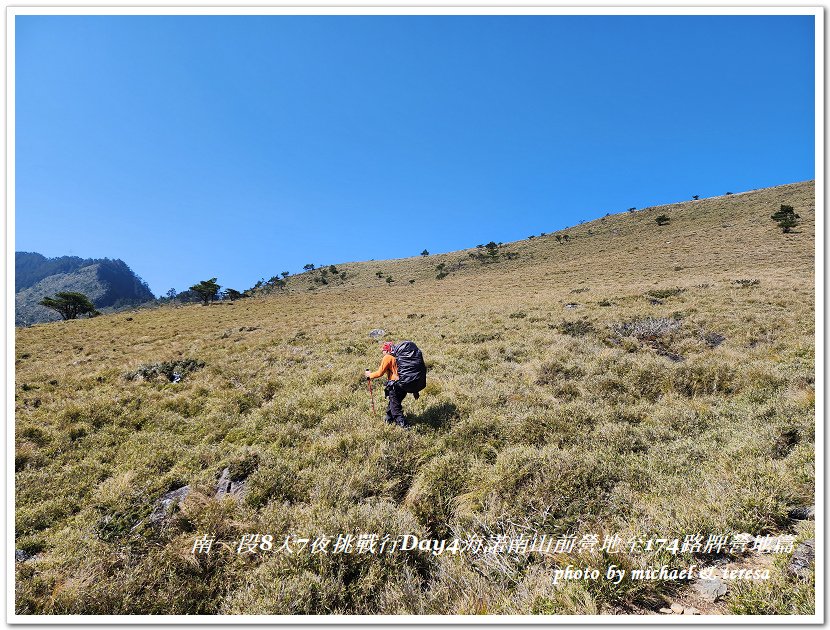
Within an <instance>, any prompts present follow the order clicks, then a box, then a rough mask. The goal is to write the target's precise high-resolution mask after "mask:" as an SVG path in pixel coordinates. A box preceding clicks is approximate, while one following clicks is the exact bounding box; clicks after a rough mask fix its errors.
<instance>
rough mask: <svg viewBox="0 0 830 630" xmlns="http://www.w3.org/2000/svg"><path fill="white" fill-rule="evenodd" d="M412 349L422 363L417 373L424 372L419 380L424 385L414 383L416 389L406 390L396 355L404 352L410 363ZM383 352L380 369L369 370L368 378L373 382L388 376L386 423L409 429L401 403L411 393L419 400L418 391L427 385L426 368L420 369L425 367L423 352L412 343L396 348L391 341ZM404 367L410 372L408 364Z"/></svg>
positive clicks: (405, 343)
mask: <svg viewBox="0 0 830 630" xmlns="http://www.w3.org/2000/svg"><path fill="white" fill-rule="evenodd" d="M410 347H411V348H414V351H417V355H418V356H417V361H418V362H419V363H420V365H418V366H417V367H416V371H417V372H418V373H420V372H423V377H422V378H418V379H417V380H418V381H421V380H423V384H420V382H419V383H413V384H414V387H410V386H407V387H406V389H405V388H404V386H402V385H401V383H400V382H399V381H400V376H399V374H398V360H397V359H396V358H395V354H394V353H395V352H396V350H403V351H404V356H405V357H406V358H407V362H408V361H409V356H410V354H412V351H410V352H406V351H407V350H409V348H410ZM381 350H382V351H383V360H382V361H381V362H380V367H379V368H378V370H377V372H370V371H369V370H366V372H365V375H366V378H368V379H370V380H371V379H373V378H380V377H381V376H383V375H386V377H387V379H388V380H387V381H386V385H385V386H384V388H383V394H384V396H386V397H387V398H388V399H389V407H388V408H387V410H386V422H388V423H390V424H392V423H394V424H397V425H398V426H399V427H402V428H404V429H408V428H409V424H407V422H406V418H404V415H403V407H402V406H401V403H402V402H403V399H404V398H406V395H407V393H411V394H412V395H413V396H414V397H415V399H416V400H417V399H418V391H419V390H421V389H423V388H424V385H426V367H423V368H422V369H420V366H422V365H423V359H422V358H421V352H420V350H418V348H417V347H416V346H415V344H414V343H412V342H411V341H404V342H402V343H400V344H398V346H394V345H393V344H392V342H391V341H387V342H386V343H384V344H383V346H382V348H381ZM404 365H405V367H406V369H407V370H408V363H405V364H404ZM404 380H408V379H404ZM407 390H409V391H407ZM413 390H414V391H413Z"/></svg>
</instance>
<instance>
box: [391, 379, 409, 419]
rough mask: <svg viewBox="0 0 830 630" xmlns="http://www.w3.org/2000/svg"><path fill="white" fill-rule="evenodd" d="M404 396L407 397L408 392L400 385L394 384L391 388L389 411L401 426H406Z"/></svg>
mask: <svg viewBox="0 0 830 630" xmlns="http://www.w3.org/2000/svg"><path fill="white" fill-rule="evenodd" d="M404 398H406V392H405V391H403V390H402V389H401V388H400V387H397V386H395V385H393V386H392V387H390V388H389V413H390V414H391V416H392V419H393V420H394V422H395V424H397V425H398V426H399V427H405V426H406V419H405V418H404V417H403V406H402V405H401V403H402V402H403V399H404Z"/></svg>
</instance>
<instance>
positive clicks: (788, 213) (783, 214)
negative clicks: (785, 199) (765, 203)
mask: <svg viewBox="0 0 830 630" xmlns="http://www.w3.org/2000/svg"><path fill="white" fill-rule="evenodd" d="M800 218H801V216H799V215H797V214H796V213H795V209H794V208H793V207H792V206H785V205H782V206H781V209H780V210H778V211H776V212H775V214H771V215H770V219H772V220H773V221H775V222H776V223H778V227H780V228H781V231H782V232H784V234H789V233H790V232H791V231H792V229H793V228H794V227H795V226H796V225H798V219H800Z"/></svg>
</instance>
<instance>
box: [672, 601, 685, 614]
mask: <svg viewBox="0 0 830 630" xmlns="http://www.w3.org/2000/svg"><path fill="white" fill-rule="evenodd" d="M671 611H672V612H673V613H674V614H675V615H682V614H683V606H682V605H681V604H678V603H677V602H675V603H673V604H672V605H671Z"/></svg>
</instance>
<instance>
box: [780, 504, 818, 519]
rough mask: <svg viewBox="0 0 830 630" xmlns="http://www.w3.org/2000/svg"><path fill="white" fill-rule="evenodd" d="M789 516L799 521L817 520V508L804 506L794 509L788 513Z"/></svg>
mask: <svg viewBox="0 0 830 630" xmlns="http://www.w3.org/2000/svg"><path fill="white" fill-rule="evenodd" d="M787 516H789V517H790V518H792V519H795V520H797V521H812V520H814V519H815V518H816V506H815V505H804V506H801V507H797V508H793V509H792V510H790V511H789V512H788V513H787Z"/></svg>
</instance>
